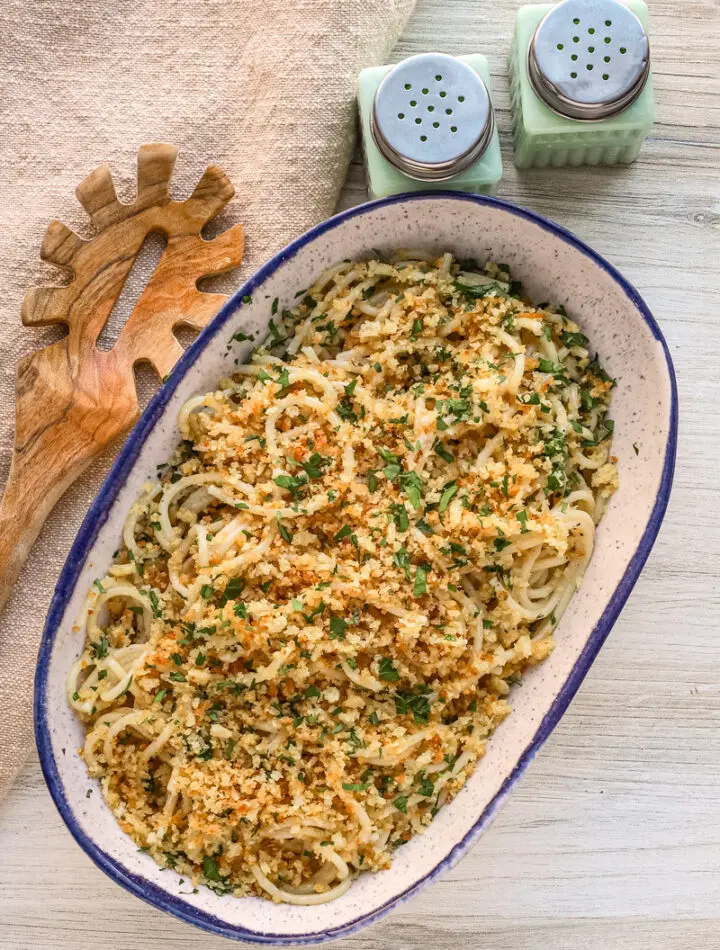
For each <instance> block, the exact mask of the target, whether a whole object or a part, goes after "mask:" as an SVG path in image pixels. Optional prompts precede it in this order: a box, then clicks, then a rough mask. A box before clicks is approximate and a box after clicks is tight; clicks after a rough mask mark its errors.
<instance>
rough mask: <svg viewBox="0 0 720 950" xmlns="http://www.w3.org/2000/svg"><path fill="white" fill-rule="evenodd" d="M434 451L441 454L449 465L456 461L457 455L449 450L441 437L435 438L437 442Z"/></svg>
mask: <svg viewBox="0 0 720 950" xmlns="http://www.w3.org/2000/svg"><path fill="white" fill-rule="evenodd" d="M433 451H434V452H435V454H436V455H439V456H440V458H441V459H442V460H443V462H447V463H448V465H449V464H450V463H451V462H454V461H455V456H454V455H453V454H452V453H451V452H448V450H447V449H446V448H445V446H444V445H443V444H442V442H441V441H440V439H435V444H434V445H433Z"/></svg>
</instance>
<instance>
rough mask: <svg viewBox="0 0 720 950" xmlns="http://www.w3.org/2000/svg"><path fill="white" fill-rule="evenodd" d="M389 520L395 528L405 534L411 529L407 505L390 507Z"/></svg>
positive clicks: (397, 504)
mask: <svg viewBox="0 0 720 950" xmlns="http://www.w3.org/2000/svg"><path fill="white" fill-rule="evenodd" d="M388 512H389V518H390V520H391V521H393V522H394V523H395V527H396V528H397V529H398V531H400V532H401V533H404V532H405V531H407V530H408V528H409V527H410V519H409V518H408V513H407V508H406V507H405V505H403V504H400V503H396V504H393V505H390V508H389V509H388Z"/></svg>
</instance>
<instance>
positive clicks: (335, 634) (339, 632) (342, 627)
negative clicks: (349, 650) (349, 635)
mask: <svg viewBox="0 0 720 950" xmlns="http://www.w3.org/2000/svg"><path fill="white" fill-rule="evenodd" d="M348 626H349V624H348V623H347V621H346V620H342V619H341V618H340V617H331V618H330V639H331V640H344V639H345V631H346V630H347V628H348Z"/></svg>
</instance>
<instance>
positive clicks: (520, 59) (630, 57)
mask: <svg viewBox="0 0 720 950" xmlns="http://www.w3.org/2000/svg"><path fill="white" fill-rule="evenodd" d="M647 25H648V10H647V6H646V5H645V3H644V2H643V0H626V2H625V3H620V2H619V0H563V2H562V3H558V4H557V5H554V6H553V5H551V4H533V5H530V6H524V7H521V8H520V10H519V11H518V14H517V19H516V23H515V36H514V42H513V46H512V50H511V53H510V60H509V68H510V73H511V103H512V112H513V138H514V144H515V164H516V165H517V166H518V168H530V167H536V168H544V167H546V166H548V165H554V166H557V165H598V164H616V163H627V162H633V161H635V159H636V158H637V156H638V152H639V151H640V147H641V146H642V143H643V141H644V140H645V137H646V136H647V133H648V131H649V130H650V127H651V126H652V123H653V119H654V114H655V106H654V97H653V87H652V76H651V73H650V46H649V41H648V36H647Z"/></svg>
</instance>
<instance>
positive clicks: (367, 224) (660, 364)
mask: <svg viewBox="0 0 720 950" xmlns="http://www.w3.org/2000/svg"><path fill="white" fill-rule="evenodd" d="M418 246H421V247H427V248H429V249H434V250H436V251H438V252H439V251H443V250H451V251H453V252H454V253H455V254H457V255H458V256H460V257H474V258H477V259H479V260H485V259H491V260H495V261H501V262H505V263H507V264H509V265H510V268H511V271H512V273H513V275H514V276H515V277H516V278H518V279H520V280H522V281H523V284H524V285H525V287H526V289H527V291H528V293H529V294H530V295H531V296H532V297H533V299H535V300H536V301H546V300H547V301H554V302H557V303H562V304H563V305H564V306H565V307H566V309H567V310H568V312H569V314H570V315H571V316H572V317H573V319H576V320H577V321H578V323H579V324H580V326H581V327H582V329H583V331H584V332H585V333H586V334H587V335H588V336H589V338H590V341H591V344H592V347H593V349H595V350H597V352H598V353H599V354H600V356H601V358H602V361H603V364H604V365H605V367H606V368H607V370H608V371H609V372H610V373H611V374H612V375H613V376H615V377H616V378H617V381H618V385H617V389H616V390H615V392H614V396H613V402H612V408H611V414H612V417H613V418H614V419H615V440H614V450H615V453H616V454H617V456H618V459H619V462H618V467H619V470H620V486H621V487H620V490H619V491H618V493H617V494H616V495H615V496H614V498H613V499H612V502H611V504H610V506H609V508H608V511H607V514H606V516H605V518H604V520H603V521H602V523H601V525H600V528H599V531H598V534H597V540H596V547H595V553H594V555H593V559H592V562H591V564H590V567H589V570H588V572H587V574H586V577H585V580H584V582H583V585H582V587H581V589H580V591H579V592H578V593H577V594H576V596H575V598H574V599H573V601H572V603H571V605H570V607H569V609H568V611H567V613H566V614H565V616H564V617H563V619H562V622H561V623H560V626H559V628H558V631H557V644H558V645H557V648H556V650H555V651H554V653H553V654H552V655H551V657H550V658H549V659H548V660H547V661H545V662H544V663H543V664H542V665H541V666H539V667H537V668H536V669H534V670H532V671H531V672H530V673H529V674H528V675H527V676H526V678H525V680H524V682H523V684H522V685H521V686H519V687H517V688H515V689H514V690H513V692H512V694H511V701H512V705H513V714H512V715H511V716H510V717H509V718H508V719H507V720H506V721H505V722H504V723H503V724H502V725H501V726H500V728H499V729H498V730H497V732H496V733H495V735H494V737H493V738H492V740H491V741H490V743H489V746H488V753H487V755H486V756H485V758H484V759H483V760H482V761H481V763H480V765H479V767H478V769H477V771H476V772H475V774H474V776H473V777H472V779H471V780H470V782H469V783H468V784H467V786H466V787H465V788H464V789H463V791H462V792H461V793H460V794H459V795H458V796H457V798H456V799H455V800H454V801H453V802H452V803H451V804H450V805H449V806H447V807H446V808H443V809H442V810H441V811H440V812H439V814H438V815H437V817H436V818H435V820H434V822H433V823H432V825H431V827H430V828H429V829H428V830H427V832H426V833H425V834H424V835H422V836H419V837H416V838H415V839H414V840H413V841H411V842H410V843H409V844H408V845H406V846H404V847H403V848H401V849H400V850H399V851H398V852H397V853H396V856H395V860H394V863H393V866H392V868H391V869H390V870H388V871H384V872H381V873H379V874H367V875H361V876H360V878H359V879H358V880H357V882H356V883H355V884H354V885H353V886H352V887H351V888H350V890H349V891H348V892H347V893H346V894H345V895H344V896H343V897H342V898H340V899H339V900H337V901H334V902H333V903H330V904H323V905H319V906H316V907H293V906H288V905H277V904H272V903H269V902H267V901H264V900H260V899H255V898H253V899H237V898H233V897H230V896H223V897H217V896H216V895H215V894H213V893H212V892H211V891H209V890H207V889H205V888H203V887H201V888H200V889H199V891H198V893H191V890H192V889H191V887H189V886H188V884H187V883H184V884H181V883H180V880H179V878H178V876H177V875H176V874H175V873H174V872H173V871H169V870H166V871H160V869H159V868H158V867H157V865H156V864H155V863H154V861H153V860H152V858H150V857H149V856H148V855H147V854H144V853H142V852H140V851H138V849H137V846H136V845H135V844H134V843H133V842H132V841H131V839H130V838H128V837H127V836H126V835H125V834H123V832H122V831H121V830H120V828H119V827H118V825H117V823H116V821H115V819H114V817H113V815H112V814H111V813H110V811H109V809H107V808H106V807H105V805H104V803H103V800H102V798H101V795H100V792H99V789H98V787H97V783H96V782H94V781H91V780H90V779H89V778H88V776H87V772H86V770H85V765H84V763H83V762H82V761H81V760H80V758H79V757H78V755H77V751H76V750H77V748H78V747H79V746H80V745H81V742H82V737H83V729H82V726H81V724H80V723H79V722H78V721H77V720H76V718H75V716H74V714H73V713H72V712H71V710H70V709H69V708H68V706H67V704H66V702H65V693H64V682H65V676H66V673H67V670H68V668H69V667H70V665H71V663H72V662H73V660H74V659H75V658H76V656H77V655H78V653H79V652H80V649H81V638H82V634H81V633H79V632H75V631H73V629H72V626H73V619H74V618H75V616H76V615H77V613H78V611H79V608H80V605H81V602H82V599H83V597H84V594H85V592H86V590H87V588H88V587H89V586H90V585H91V584H92V581H93V579H94V578H95V577H96V576H98V575H101V574H102V573H103V572H104V571H105V569H106V567H107V565H108V564H109V562H110V560H111V557H112V553H113V551H114V550H115V549H116V548H117V546H118V543H119V539H120V530H121V525H122V522H123V519H124V516H125V512H126V511H127V509H128V508H129V506H130V504H131V502H132V501H133V500H134V499H135V498H136V497H137V495H138V494H139V492H140V486H141V485H142V483H143V482H144V481H145V480H146V479H147V478H148V477H149V476H152V474H153V473H154V471H155V466H156V465H157V464H158V463H160V462H162V461H164V460H165V459H166V458H167V457H168V456H169V455H170V453H171V451H172V449H173V447H174V445H175V443H176V441H177V438H178V436H177V430H176V424H175V419H176V416H177V412H178V409H179V408H180V406H181V405H182V403H183V402H184V401H185V400H186V399H187V398H188V397H189V396H190V395H192V394H194V393H198V392H204V391H206V390H207V389H212V388H214V387H215V383H216V380H217V378H218V377H219V376H220V375H221V374H223V372H225V371H226V370H227V368H228V367H229V366H230V365H231V363H232V360H233V359H235V358H237V357H244V356H245V354H246V352H247V349H248V344H246V343H243V344H239V343H233V344H232V345H231V346H230V348H228V341H229V340H230V337H231V336H232V335H233V333H235V332H237V330H239V329H240V328H242V329H243V330H244V331H246V332H255V333H256V334H257V335H258V338H259V339H262V338H263V336H264V335H265V328H266V326H267V322H268V320H269V318H270V307H271V302H272V300H273V298H275V297H279V299H280V304H281V306H284V305H289V304H290V302H291V301H292V300H293V298H294V296H295V293H296V292H297V291H298V290H299V289H301V288H305V287H307V286H308V285H309V284H310V283H311V282H312V279H313V278H314V277H315V276H316V275H317V274H318V273H319V272H320V271H321V270H322V269H323V268H324V267H326V266H327V265H328V264H331V263H334V262H335V261H337V260H340V259H342V258H355V257H358V258H359V257H363V256H366V255H372V253H373V249H379V250H383V249H392V248H397V247H414V248H415V247H418ZM248 297H251V298H252V299H251V302H249V303H248V302H243V300H245V301H247V300H248ZM676 429H677V396H676V389H675V381H674V376H673V369H672V364H671V361H670V357H669V355H668V352H667V347H666V345H665V341H664V340H663V338H662V335H661V333H660V330H659V328H658V326H657V324H656V323H655V321H654V319H653V318H652V316H651V314H650V313H649V311H648V309H647V307H646V306H645V304H644V303H643V301H642V300H641V299H640V297H639V296H638V295H637V293H636V291H635V290H634V289H633V288H632V287H630V286H629V285H628V284H627V283H626V282H625V281H624V280H623V278H622V277H621V276H620V275H619V274H618V273H617V272H616V271H615V270H614V269H613V268H612V267H611V266H610V265H609V264H608V263H607V262H606V261H604V260H603V259H602V258H600V257H599V256H598V255H597V254H595V253H594V252H593V251H591V250H590V249H589V248H588V247H586V246H585V245H583V244H582V243H581V242H580V241H578V240H577V238H575V237H573V236H572V235H570V234H569V233H568V232H566V231H564V230H563V229H562V228H560V227H558V226H557V225H554V224H552V223H550V222H548V221H546V220H544V219H542V218H540V217H538V216H536V215H534V214H532V213H530V212H527V211H523V210H522V209H519V208H516V207H514V206H512V205H509V204H507V203H504V202H500V201H496V200H494V199H491V198H484V197H478V196H473V195H463V194H458V193H449V192H445V193H443V192H434V193H428V192H425V193H422V194H414V195H411V196H410V195H406V196H399V197H394V198H389V199H385V200H382V201H378V202H374V203H372V204H368V205H363V206H361V207H358V208H353V209H351V210H350V211H346V212H344V213H343V214H341V215H338V216H337V217H335V218H332V219H331V220H330V221H327V222H325V223H324V224H321V225H319V226H318V227H316V228H315V229H313V230H312V231H310V232H308V234H306V235H304V236H303V237H302V238H299V239H298V240H297V241H296V242H294V243H293V244H292V245H290V246H289V247H288V248H286V249H285V250H284V251H282V252H281V253H280V254H278V255H277V256H276V257H275V258H273V260H271V261H270V262H269V263H268V264H267V265H265V267H263V268H262V269H261V270H260V271H259V272H258V273H257V274H256V275H255V276H254V277H253V278H252V279H251V280H250V281H249V282H248V283H247V284H246V285H245V286H244V287H242V288H241V289H240V290H238V292H237V294H235V296H234V297H233V298H232V299H231V300H230V301H229V302H228V303H227V305H226V306H225V307H224V308H223V310H222V311H221V312H220V313H219V314H218V316H217V318H216V319H215V321H214V322H213V323H212V324H211V326H209V327H208V328H207V329H206V330H205V331H204V332H203V333H202V334H201V336H200V337H199V338H198V340H197V341H196V343H195V344H194V345H193V346H192V347H191V348H190V349H189V350H188V351H187V353H186V354H185V356H184V357H183V359H182V360H181V361H180V363H179V364H178V366H177V368H176V370H175V371H174V372H173V374H172V375H171V377H170V379H169V381H168V382H167V383H166V384H165V385H164V386H163V387H162V389H161V390H160V392H159V393H158V394H157V396H156V397H155V399H154V400H153V402H152V403H151V405H150V406H149V408H148V410H147V411H146V412H145V414H144V415H143V417H142V419H141V420H140V422H139V423H138V425H137V427H136V429H135V430H134V432H133V433H132V435H131V436H130V438H129V440H128V442H127V444H126V446H125V448H124V449H123V451H122V452H121V454H120V456H119V458H118V460H117V462H116V463H115V465H114V467H113V469H112V471H111V472H110V474H109V476H108V478H107V480H106V482H105V484H104V485H103V488H102V490H101V492H100V494H99V495H98V497H97V499H96V501H95V503H94V504H93V506H92V508H91V509H90V511H89V513H88V516H87V518H86V519H85V522H84V524H83V527H82V528H81V530H80V533H79V535H78V538H77V540H76V542H75V544H74V546H73V549H72V551H71V553H70V557H69V559H68V561H67V563H66V565H65V567H64V569H63V572H62V574H61V577H60V580H59V582H58V587H57V590H56V593H55V597H54V600H53V603H52V606H51V609H50V613H49V615H48V620H47V625H46V628H45V632H44V635H43V641H42V646H41V650H40V656H39V665H38V675H37V681H36V694H35V714H36V735H37V743H38V748H39V751H40V758H41V762H42V767H43V771H44V774H45V778H46V780H47V782H48V786H49V788H50V792H51V794H52V796H53V798H54V800H55V803H56V805H57V807H58V809H59V810H60V813H61V814H62V816H63V818H64V820H65V822H66V823H67V825H68V827H69V829H70V831H71V832H72V834H73V835H74V836H75V838H76V839H77V841H78V843H79V844H80V845H81V847H83V848H84V849H85V851H86V852H87V853H88V854H89V855H90V857H91V858H92V859H93V860H94V861H95V862H96V863H97V864H98V865H99V866H100V867H101V868H102V869H103V870H104V871H106V873H108V874H109V875H110V876H111V877H112V878H114V879H115V880H116V881H118V882H119V883H120V884H122V885H123V886H124V887H126V888H127V889H128V890H130V891H132V893H134V894H136V895H137V896H138V897H141V898H143V899H144V900H147V901H149V902H150V903H151V904H154V905H155V906H156V907H159V908H161V909H162V910H165V911H168V912H170V913H172V914H175V915H176V916H178V917H180V918H182V919H183V920H186V921H188V922H190V923H194V924H196V925H198V926H200V927H204V928H205V929H207V930H210V931H214V932H216V933H220V934H223V935H225V936H228V937H233V938H236V939H242V940H249V941H255V942H258V943H269V944H273V943H274V944H300V943H317V942H321V941H324V940H329V939H332V938H335V937H340V936H343V935H346V934H348V933H352V932H353V931H355V930H357V929H358V928H360V927H362V926H364V925H366V924H368V923H371V922H372V921H375V920H377V919H378V918H379V917H381V916H383V915H384V914H386V913H387V912H388V911H390V910H391V909H392V908H393V907H394V906H396V905H397V904H399V903H401V902H403V901H405V900H407V899H408V898H409V897H411V896H412V895H413V894H415V893H416V892H417V891H418V890H419V888H421V887H422V886H424V885H425V884H427V883H429V882H430V881H431V880H433V879H434V878H435V877H436V876H437V875H438V874H440V873H441V872H442V871H443V870H444V869H447V868H448V867H450V866H452V864H454V863H455V862H456V861H457V860H458V859H459V858H460V857H461V856H462V855H463V854H464V853H465V851H466V850H467V849H468V848H469V847H470V845H471V844H472V843H473V841H475V839H476V838H477V837H478V835H479V834H480V833H481V832H482V830H483V829H484V828H485V827H486V826H487V824H488V822H489V821H490V819H491V818H492V816H493V815H494V813H495V812H496V811H497V809H498V807H499V805H500V804H501V803H502V802H503V800H504V799H505V797H506V796H507V794H508V793H509V791H510V789H511V788H512V786H513V785H514V783H515V782H516V781H517V779H518V778H519V776H520V775H521V774H522V772H523V770H524V769H525V767H526V766H527V764H528V762H529V761H530V760H531V759H532V757H533V756H534V754H535V753H536V752H537V750H538V748H539V747H540V745H541V744H542V743H543V742H544V740H545V739H546V738H547V736H548V735H549V734H550V732H551V731H552V729H553V727H554V726H555V725H556V723H557V721H558V720H559V718H560V716H561V715H562V713H563V711H564V710H565V708H566V707H567V704H568V703H569V701H570V699H571V698H572V696H573V695H574V693H575V691H576V690H577V688H578V686H579V685H580V682H581V681H582V679H583V677H584V675H585V674H586V672H587V670H588V668H589V666H590V664H591V663H592V661H593V659H594V657H595V655H596V654H597V651H598V650H599V648H600V646H601V645H602V643H603V641H604V639H605V637H606V636H607V634H608V633H609V631H610V628H611V627H612V625H613V623H614V621H615V619H616V618H617V616H618V614H619V612H620V610H621V608H622V606H623V604H624V603H625V600H626V599H627V597H628V594H629V593H630V590H631V589H632V587H633V585H634V583H635V581H636V579H637V576H638V574H639V572H640V570H641V568H642V566H643V564H644V563H645V560H646V558H647V556H648V554H649V552H650V548H651V547H652V544H653V541H654V540H655V536H656V534H657V531H658V529H659V527H660V522H661V520H662V517H663V514H664V511H665V507H666V504H667V501H668V496H669V492H670V484H671V481H672V472H673V465H674V459H675V442H676ZM558 807H560V806H558Z"/></svg>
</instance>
